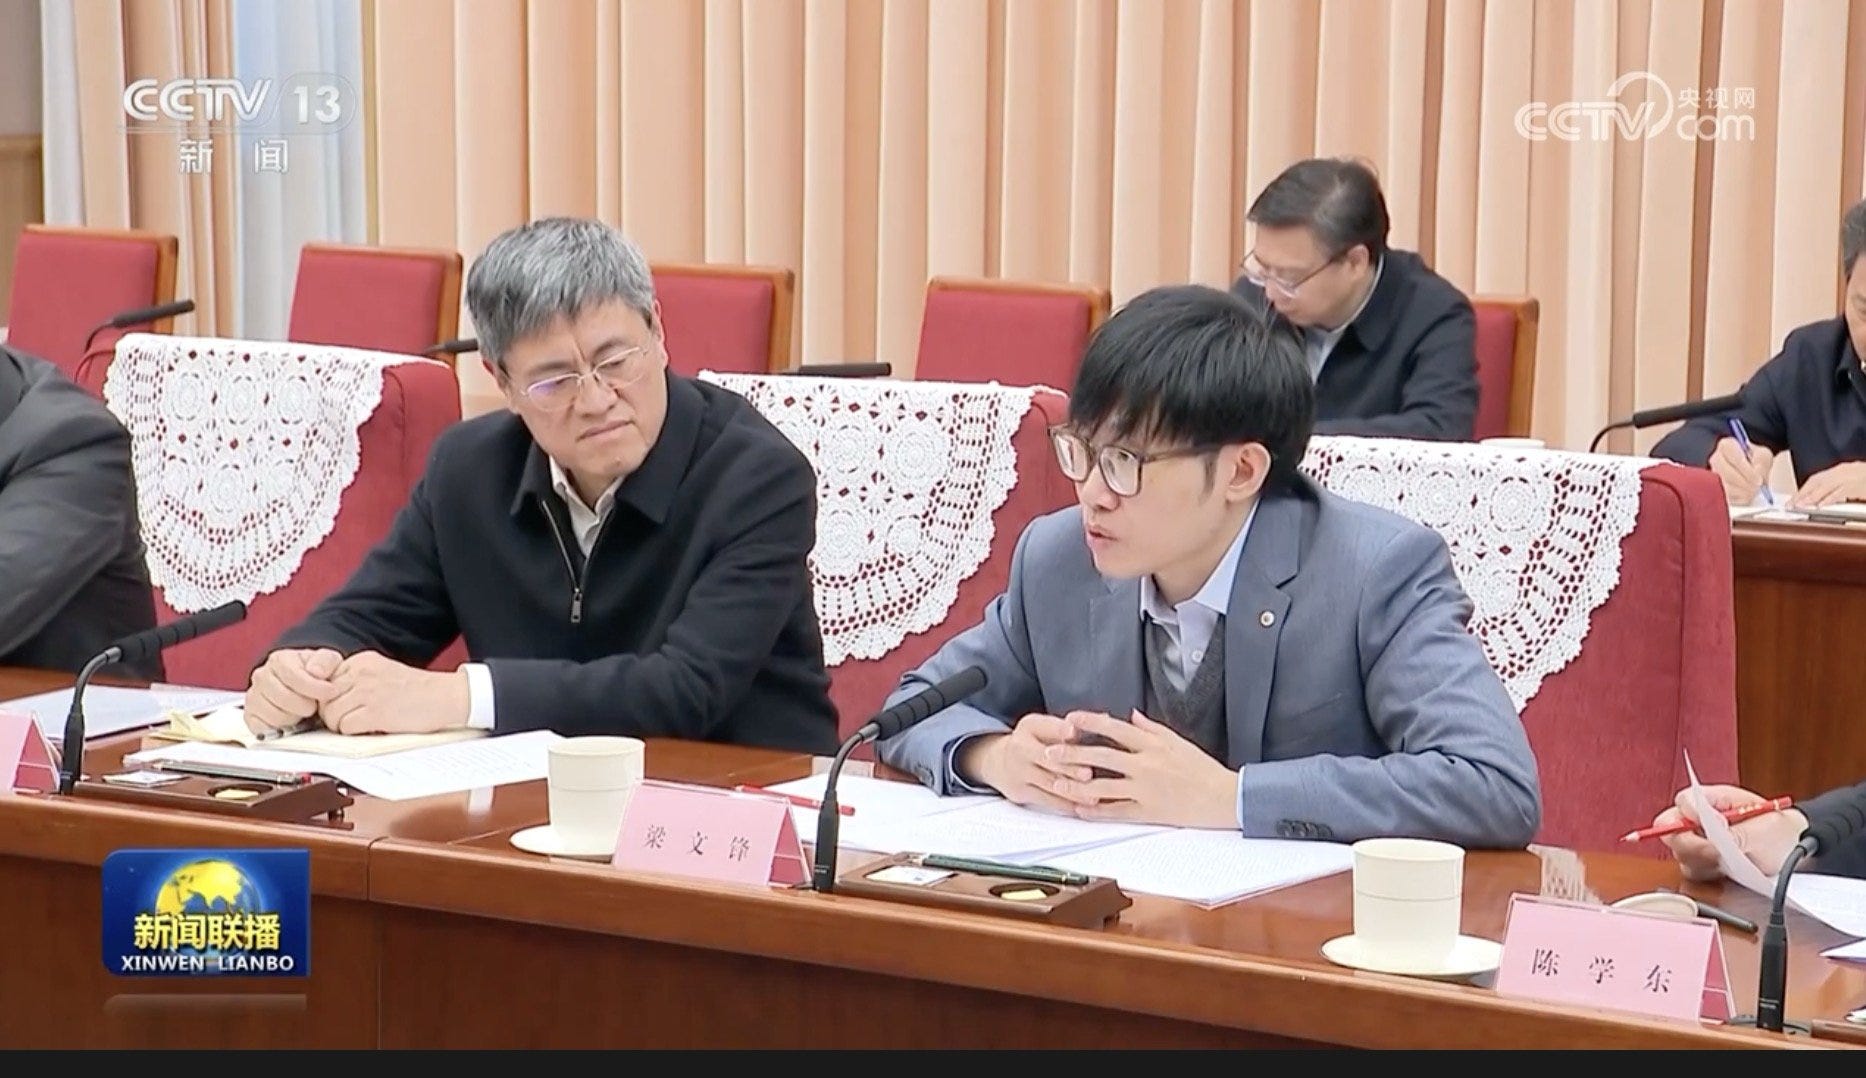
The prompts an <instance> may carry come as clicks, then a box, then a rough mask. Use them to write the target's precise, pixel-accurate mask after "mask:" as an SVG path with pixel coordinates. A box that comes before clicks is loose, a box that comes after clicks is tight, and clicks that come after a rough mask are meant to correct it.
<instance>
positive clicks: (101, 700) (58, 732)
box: [0, 684, 243, 741]
mask: <svg viewBox="0 0 1866 1078" xmlns="http://www.w3.org/2000/svg"><path fill="white" fill-rule="evenodd" d="M242 698H243V697H242V695H241V694H240V693H237V692H227V691H225V690H223V689H199V688H191V687H189V686H186V685H162V684H156V685H151V686H150V687H148V688H147V689H124V688H119V687H117V686H115V685H92V686H90V687H88V688H86V689H85V690H84V738H85V740H86V741H89V740H91V739H93V738H99V737H109V736H110V735H112V734H120V733H123V732H124V731H126V730H141V729H143V728H145V727H149V726H157V725H160V724H161V723H164V722H167V721H168V720H169V718H170V716H171V714H173V713H185V714H204V713H206V712H208V711H212V710H213V709H215V708H217V707H220V706H222V705H224V704H228V703H238V702H239V701H240V700H241V699H242ZM0 709H5V710H7V711H29V712H32V714H33V715H34V716H35V717H36V719H37V720H38V723H39V729H41V730H43V731H45V736H46V737H47V738H48V739H50V740H52V741H63V740H64V738H65V716H66V715H67V714H69V713H70V711H71V690H70V689H59V690H58V691H56V692H42V693H39V694H38V695H37V696H23V697H21V698H19V699H17V700H7V701H5V702H0Z"/></svg>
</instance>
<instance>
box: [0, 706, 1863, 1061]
mask: <svg viewBox="0 0 1866 1078" xmlns="http://www.w3.org/2000/svg"><path fill="white" fill-rule="evenodd" d="M61 680H62V679H58V678H55V677H49V676H44V675H33V674H23V673H20V672H17V671H12V672H8V671H0V699H10V698H13V697H17V696H20V695H24V694H27V693H32V692H39V691H44V690H46V689H49V688H54V687H57V685H58V684H59V683H60V681H61ZM127 747H128V745H127V744H126V743H125V741H124V740H122V739H119V740H117V741H116V742H115V743H111V744H100V745H95V746H93V747H92V748H91V749H90V751H89V753H88V754H87V765H88V770H90V771H92V772H93V773H95V772H97V771H99V770H107V769H109V767H110V766H111V765H112V764H113V762H114V758H115V757H118V756H120V755H121V753H122V752H123V751H125V749H126V748H127ZM647 761H648V771H649V773H650V775H651V776H653V777H659V778H667V779H673V780H679V781H691V782H703V783H715V784H730V783H740V782H746V783H768V782H774V781H781V780H783V779H786V778H791V777H797V776H801V775H804V774H808V773H809V771H810V769H811V766H812V761H811V759H810V758H808V757H805V756H798V755H791V754H786V753H781V752H771V751H764V750H755V749H743V748H733V747H726V746H717V745H700V744H687V743H676V742H650V744H649V748H648V755H647ZM545 817H546V812H545V794H544V788H543V783H541V782H539V783H529V784H523V785H514V786H505V787H499V788H497V789H493V790H490V791H478V792H476V793H473V794H459V795H453V796H447V797H436V798H430V799H426V800H422V801H412V802H395V803H390V802H381V801H375V800H372V799H368V798H359V799H358V802H357V804H356V806H355V807H354V808H352V809H351V810H350V812H349V813H348V814H347V818H346V819H345V820H344V821H343V823H342V824H341V825H340V826H327V825H310V824H306V825H291V824H265V823H249V822H245V821H241V820H234V819H229V818H227V817H221V816H214V815H209V814H197V813H189V812H179V811H160V810H152V809H143V808H138V807H134V806H125V805H119V804H114V803H109V802H103V801H95V800H89V799H85V798H58V797H54V796H46V795H38V794H0V925H4V926H5V929H6V931H5V935H4V937H0V939H4V943H0V1047H76V1046H89V1047H144V1046H147V1047H273V1048H288V1047H331V1048H363V1047H374V1046H381V1047H396V1048H410V1047H459V1048H469V1047H586V1046H615V1047H626V1046H641V1047H681V1046H691V1047H814V1046H866V1047H885V1046H894V1047H1000V1048H1003V1047H1075V1048H1086V1047H1160V1046H1188V1047H1248V1046H1268V1047H1291V1046H1308V1045H1347V1046H1359V1047H1460V1048H1465V1047H1469V1048H1500V1047H1513V1048H1632V1047H1652V1048H1692V1047H1701V1048H1720V1047H1803V1046H1822V1047H1845V1046H1850V1045H1847V1044H1846V1043H1844V1042H1843V1041H1840V1040H1831V1039H1827V1038H1826V1037H1815V1038H1809V1037H1805V1036H1784V1035H1778V1034H1764V1033H1759V1032H1756V1031H1754V1030H1744V1029H1735V1028H1715V1027H1706V1026H1700V1025H1698V1024H1694V1023H1675V1022H1666V1021H1659V1020H1651V1019H1645V1018H1640V1017H1635V1016H1630V1015H1623V1014H1615V1013H1609V1012H1597V1011H1591V1010H1586V1009H1582V1008H1576V1007H1556V1006H1544V1005H1539V1004H1534V1003H1528V1002H1523V1001H1520V1000H1514V999H1508V998H1502V997H1499V996H1497V995H1496V994H1495V993H1494V992H1493V991H1491V990H1490V989H1489V988H1487V987H1485V986H1483V985H1481V984H1477V985H1473V984H1456V983H1439V982H1434V981H1425V980H1412V979H1406V978H1400V977H1391V976H1384V975H1380V974H1371V973H1362V972H1358V971H1353V970H1347V969H1343V968H1339V967H1336V966H1334V965H1331V964H1330V963H1329V962H1327V961H1326V960H1325V959H1323V958H1322V956H1321V954H1320V950H1319V948H1320V946H1321V944H1322V943H1323V941H1325V940H1327V939H1329V938H1331V937H1333V936H1335V935H1338V934H1341V933H1343V932H1346V931H1348V930H1349V929H1350V927H1351V919H1352V913H1351V897H1350V890H1349V880H1348V877H1347V875H1345V874H1343V875H1340V876H1336V877H1332V878H1328V879H1323V880H1319V881H1315V882H1312V883H1308V884H1304V885H1300V886H1297V887H1292V888H1288V889H1284V890H1280V891H1276V892H1272V893H1269V894H1266V895H1262V896H1260V897H1256V898H1251V899H1246V900H1243V901H1240V902H1237V903H1233V904H1231V905H1228V906H1224V907H1220V908H1218V909H1214V910H1202V909H1198V908H1195V907H1191V906H1188V905H1185V904H1182V903H1178V902H1172V901H1166V900H1160V899H1152V898H1147V897H1144V896H1136V897H1135V902H1134V905H1133V906H1132V907H1131V908H1130V909H1128V910H1127V911H1125V912H1124V913H1123V914H1122V916H1121V918H1120V920H1119V921H1118V922H1116V923H1114V924H1112V925H1110V926H1108V927H1106V928H1104V929H1101V930H1093V931H1091V930H1080V929H1063V928H1049V927H1044V926H1035V925H1026V924H1022V923H1019V922H1015V921H1012V920H1009V919H1003V918H996V917H988V916H980V915H970V914H954V913H947V912H940V911H933V910H928V909H923V908H919V907H914V906H909V905H904V904H896V903H889V902H879V901H873V900H867V899H861V898H854V897H850V896H845V895H819V894H816V893H813V892H809V891H785V890H776V889H759V888H735V887H728V886H722V885H711V884H703V883H697V882H692V881H686V880H681V879H673V878H656V877H647V876H631V875H625V874H623V873H620V872H616V871H614V870H611V869H609V868H608V867H607V866H603V865H590V864H585V863H578V862H569V861H553V860H549V859H545V858H540V857H537V856H534V855H531V854H527V853H523V852H521V851H519V850H517V849H515V848H514V847H512V846H511V845H510V843H509V842H508V841H507V838H508V837H509V836H510V835H511V834H512V833H513V832H514V831H516V830H518V829H520V828H522V827H526V826H530V825H533V824H537V823H540V822H542V821H543V820H544V819H545ZM139 846H161V847H171V846H233V847H253V846H290V847H294V848H307V849H309V850H310V854H311V866H312V867H311V881H312V889H313V898H312V925H311V947H312V956H311V965H310V973H309V976H308V977H306V978H303V979H296V980H264V979H259V978H254V979H245V980H233V979H202V980H188V979H180V978H177V979H138V978H122V979H118V978H115V977H113V976H112V975H110V974H109V973H108V972H107V971H106V970H105V968H104V966H103V964H102V961H101V955H100V949H101V944H100V925H99V919H98V918H99V905H100V902H99V866H100V864H101V863H102V861H103V859H104V858H105V857H106V856H107V855H108V854H109V853H110V852H111V851H113V850H116V849H120V848H124V847H139ZM855 856H857V855H854V854H851V855H849V856H846V857H845V858H844V867H845V868H847V867H849V865H850V864H851V863H852V859H853V858H854V857H855ZM1545 856H1546V857H1547V858H1548V862H1547V863H1548V864H1549V865H1553V864H1556V863H1557V862H1556V861H1555V860H1554V855H1552V854H1550V855H1545V854H1543V853H1540V852H1533V851H1532V852H1515V853H1490V852H1485V853H1473V854H1472V855H1471V856H1470V858H1469V860H1468V864H1467V875H1466V882H1465V912H1464V918H1465V919H1464V931H1466V932H1467V933H1472V934H1477V935H1485V936H1489V937H1491V938H1501V935H1500V933H1501V931H1502V922H1503V914H1504V909H1505V905H1506V903H1507V901H1508V896H1509V895H1510V894H1511V893H1513V892H1518V891H1523V892H1530V893H1535V892H1537V891H1538V890H1539V889H1540V888H1541V886H1542V880H1543V879H1544V876H1545V872H1546V867H1545ZM1583 863H1584V866H1585V873H1586V877H1585V885H1586V886H1587V887H1588V888H1590V889H1591V890H1592V891H1593V892H1594V893H1595V894H1596V895H1598V896H1599V897H1600V898H1602V899H1604V900H1608V901H1611V900H1613V899H1616V898H1619V897H1621V896H1623V895H1626V894H1631V893H1634V892H1637V891H1644V890H1648V889H1650V888H1652V887H1654V886H1660V885H1672V884H1676V883H1678V878H1677V876H1676V872H1675V869H1674V868H1673V867H1672V866H1671V865H1670V864H1669V863H1667V862H1663V861H1657V860H1648V859H1641V858H1632V857H1626V856H1621V855H1598V856H1595V855H1587V856H1585V857H1584V858H1583ZM1698 893H1699V894H1700V896H1701V897H1704V898H1707V899H1713V900H1715V901H1718V902H1720V903H1722V904H1724V905H1726V906H1727V907H1729V908H1732V909H1735V910H1737V911H1739V912H1742V913H1744V914H1746V915H1748V916H1750V917H1751V918H1752V919H1756V920H1761V919H1762V911H1763V910H1764V909H1765V906H1764V903H1763V902H1762V900H1761V899H1760V898H1759V897H1757V896H1753V895H1749V894H1748V893H1746V892H1740V891H1738V890H1737V889H1735V888H1727V889H1726V888H1722V887H1710V888H1706V889H1701V890H1699V892H1698ZM1723 931H1724V944H1725V947H1726V949H1727V951H1728V953H1729V966H1730V973H1731V977H1732V979H1733V985H1734V993H1735V997H1736V1002H1737V1006H1738V1008H1739V1010H1744V1011H1747V1010H1749V1009H1752V1008H1753V1005H1754V986H1755V983H1756V957H1757V947H1756V943H1755V940H1754V938H1753V937H1749V936H1746V935H1743V934H1741V933H1737V932H1734V931H1732V930H1730V929H1724V930H1723ZM1790 931H1791V943H1792V945H1793V949H1794V953H1793V955H1792V957H1791V964H1790V969H1789V994H1788V1013H1789V1016H1790V1018H1791V1019H1823V1020H1828V1021H1834V1020H1838V1019H1839V1018H1840V1017H1841V1016H1842V1015H1844V1014H1845V1013H1846V1012H1847V1011H1849V1010H1851V1009H1853V1008H1855V1007H1858V1006H1860V1005H1862V1004H1866V968H1861V967H1859V966H1855V965H1849V964H1847V963H1839V962H1831V961H1828V960H1826V959H1823V958H1821V957H1820V956H1819V955H1818V953H1817V952H1818V951H1819V950H1821V949H1823V948H1825V947H1829V946H1832V945H1834V944H1835V943H1837V942H1839V941H1840V937H1838V936H1837V935H1835V934H1834V933H1833V932H1831V931H1829V930H1827V929H1826V928H1825V927H1824V926H1821V925H1819V924H1816V923H1813V922H1809V921H1805V920H1802V919H1800V918H1799V917H1796V918H1795V919H1794V921H1793V923H1792V924H1791V926H1790Z"/></svg>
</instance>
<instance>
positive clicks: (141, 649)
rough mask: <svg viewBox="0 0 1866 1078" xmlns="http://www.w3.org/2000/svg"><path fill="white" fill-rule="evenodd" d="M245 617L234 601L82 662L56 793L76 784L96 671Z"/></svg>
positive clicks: (242, 605)
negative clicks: (89, 690) (88, 699)
mask: <svg viewBox="0 0 1866 1078" xmlns="http://www.w3.org/2000/svg"><path fill="white" fill-rule="evenodd" d="M244 617H246V604H245V603H242V602H240V601H239V600H237V599H236V600H234V601H233V602H230V603H226V604H223V605H221V606H217V607H214V608H213V609H212V610H203V611H201V612H200V613H199V614H193V615H190V616H188V617H185V618H182V619H181V620H180V621H171V622H169V623H168V624H167V625H157V626H156V627H154V628H152V629H144V630H143V631H142V632H139V633H131V634H130V635H128V636H126V637H124V638H123V639H121V640H119V641H117V642H116V643H114V644H112V645H110V646H109V647H107V648H105V649H104V650H102V651H100V652H98V653H97V654H96V655H94V656H92V658H91V661H90V662H87V663H85V664H84V669H83V670H81V671H79V672H78V682H77V684H76V685H75V686H74V687H73V688H72V690H71V710H70V711H69V712H68V713H67V714H66V715H65V740H64V742H63V744H61V745H60V746H59V750H58V792H59V793H61V794H69V793H70V792H71V791H72V788H73V787H75V786H76V785H77V784H78V773H79V770H80V768H82V767H83V765H84V689H85V687H86V686H88V685H89V684H90V683H91V678H92V677H93V676H94V675H95V674H96V673H97V671H98V670H100V669H102V668H104V667H106V666H109V665H110V664H111V663H119V662H136V661H138V660H140V659H147V658H148V657H150V656H151V655H154V654H156V653H157V652H159V651H162V650H163V649H165V648H170V647H173V646H175V645H176V644H179V643H181V642H182V641H184V640H193V639H194V638H195V637H197V636H200V635H202V634H204V633H211V632H213V631H214V630H216V629H224V628H226V627H227V626H229V625H232V624H234V623H235V622H237V621H240V620H241V619H242V618H244Z"/></svg>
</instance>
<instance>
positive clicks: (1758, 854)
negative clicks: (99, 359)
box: [1652, 786, 1808, 881]
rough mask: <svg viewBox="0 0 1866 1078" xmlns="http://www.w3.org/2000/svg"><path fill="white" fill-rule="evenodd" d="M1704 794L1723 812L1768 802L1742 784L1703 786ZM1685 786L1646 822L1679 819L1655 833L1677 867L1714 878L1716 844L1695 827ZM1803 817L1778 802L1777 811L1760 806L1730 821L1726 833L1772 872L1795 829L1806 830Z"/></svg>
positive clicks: (1796, 835) (1659, 825)
mask: <svg viewBox="0 0 1866 1078" xmlns="http://www.w3.org/2000/svg"><path fill="white" fill-rule="evenodd" d="M1703 790H1704V797H1705V799H1706V800H1708V801H1709V802H1710V804H1711V807H1713V808H1715V809H1717V810H1718V811H1719V812H1722V813H1724V814H1725V816H1726V817H1727V816H1729V815H1731V814H1733V813H1738V812H1741V811H1742V810H1746V809H1748V808H1750V807H1751V806H1754V805H1757V804H1760V803H1765V802H1769V801H1770V799H1769V798H1766V797H1764V796H1762V795H1761V794H1758V793H1754V792H1752V791H1749V790H1745V789H1743V788H1742V787H1740V786H1705V787H1703ZM1690 801H1691V797H1690V791H1689V790H1680V791H1679V792H1678V795H1677V797H1676V798H1675V799H1674V804H1673V806H1672V807H1671V808H1668V809H1666V810H1665V811H1664V812H1661V813H1659V814H1658V816H1656V817H1654V818H1653V821H1652V826H1653V827H1654V828H1656V829H1664V830H1670V829H1671V828H1673V827H1675V826H1678V825H1683V827H1685V828H1687V830H1680V831H1676V832H1673V833H1668V834H1665V835H1662V836H1660V840H1661V841H1663V842H1664V843H1665V845H1666V847H1667V848H1668V849H1670V850H1671V852H1672V856H1673V857H1674V858H1676V859H1677V860H1678V867H1679V868H1680V870H1682V871H1683V873H1684V875H1685V878H1686V879H1690V880H1699V881H1708V880H1715V879H1719V878H1721V877H1722V875H1723V869H1722V867H1721V864H1720V862H1719V860H1718V857H1717V850H1716V849H1715V848H1714V847H1713V846H1712V845H1711V844H1710V840H1709V839H1707V838H1705V837H1704V835H1703V833H1702V832H1701V831H1699V830H1698V819H1697V815H1696V814H1695V813H1694V812H1693V811H1692V806H1691V804H1690ZM1807 827H1808V818H1807V817H1806V816H1805V815H1803V814H1802V812H1801V810H1800V809H1796V808H1784V809H1782V810H1781V811H1768V812H1762V813H1760V814H1759V815H1756V816H1753V817H1751V818H1748V819H1744V820H1741V821H1739V822H1736V823H1733V824H1731V825H1730V834H1731V836H1732V837H1734V838H1735V839H1736V844H1737V847H1738V848H1739V849H1741V850H1742V851H1743V852H1744V854H1746V855H1747V856H1748V857H1749V859H1750V860H1751V861H1753V862H1754V863H1755V865H1756V867H1757V868H1759V869H1761V870H1762V872H1763V873H1764V874H1765V875H1768V876H1773V875H1775V873H1776V871H1777V870H1778V869H1780V868H1781V867H1782V861H1783V859H1784V858H1786V857H1787V856H1788V851H1789V850H1791V849H1793V848H1794V845H1795V843H1796V841H1797V840H1799V839H1800V838H1801V833H1802V832H1803V831H1805V830H1807Z"/></svg>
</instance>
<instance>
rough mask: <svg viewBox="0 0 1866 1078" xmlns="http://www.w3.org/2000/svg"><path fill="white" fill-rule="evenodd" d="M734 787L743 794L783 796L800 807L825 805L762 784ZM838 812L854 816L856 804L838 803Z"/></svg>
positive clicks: (817, 807) (814, 807) (813, 807)
mask: <svg viewBox="0 0 1866 1078" xmlns="http://www.w3.org/2000/svg"><path fill="white" fill-rule="evenodd" d="M733 789H734V790H736V791H737V792H739V793H742V794H764V795H765V796H766V797H781V798H783V799H784V800H786V801H789V802H790V803H791V804H793V805H796V806H797V807H798V808H807V809H820V808H822V807H823V803H822V802H821V801H814V800H811V799H810V798H808V797H798V796H797V795H796V794H786V793H779V792H778V791H776V790H767V789H765V788H764V787H762V786H734V787H733ZM836 813H837V814H838V815H841V816H853V815H855V806H854V805H844V804H840V803H839V804H837V805H836Z"/></svg>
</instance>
